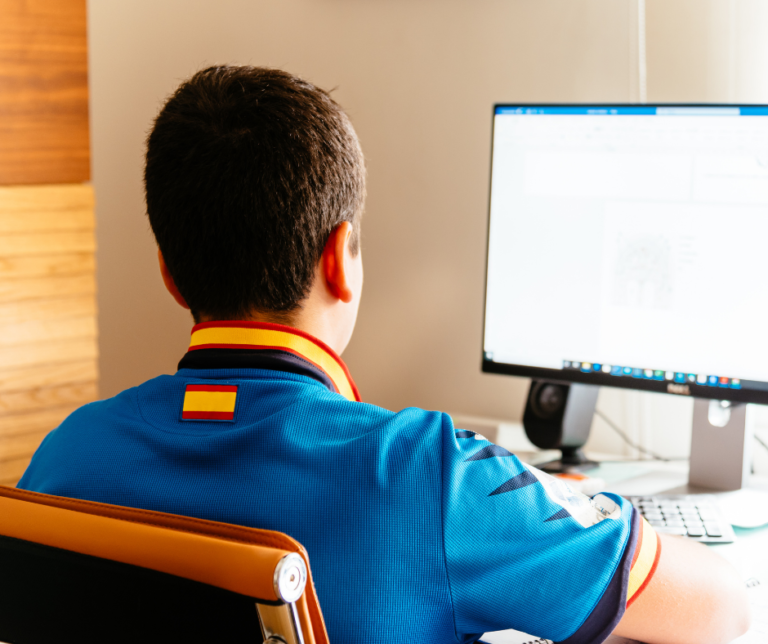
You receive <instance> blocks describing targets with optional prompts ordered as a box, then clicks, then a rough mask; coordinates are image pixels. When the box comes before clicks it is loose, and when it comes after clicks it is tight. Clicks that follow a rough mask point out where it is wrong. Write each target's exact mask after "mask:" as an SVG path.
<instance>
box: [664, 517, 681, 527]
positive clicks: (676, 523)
mask: <svg viewBox="0 0 768 644" xmlns="http://www.w3.org/2000/svg"><path fill="white" fill-rule="evenodd" d="M667 525H668V526H670V527H672V528H682V527H683V525H685V524H684V523H683V521H682V519H667Z"/></svg>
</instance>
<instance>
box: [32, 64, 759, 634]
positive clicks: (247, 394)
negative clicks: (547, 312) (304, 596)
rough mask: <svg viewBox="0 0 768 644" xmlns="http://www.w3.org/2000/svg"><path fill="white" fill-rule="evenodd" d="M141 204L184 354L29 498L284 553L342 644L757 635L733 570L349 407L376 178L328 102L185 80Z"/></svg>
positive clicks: (266, 87)
mask: <svg viewBox="0 0 768 644" xmlns="http://www.w3.org/2000/svg"><path fill="white" fill-rule="evenodd" d="M145 184H146V199H147V212H148V215H149V220H150V224H151V226H152V230H153V232H154V234H155V237H156V239H157V242H158V246H159V251H158V256H159V262H160V270H161V273H162V276H163V280H164V282H165V285H166V287H167V288H168V291H169V292H170V293H171V295H172V296H173V297H174V298H175V299H176V301H177V302H178V303H179V304H180V305H181V306H183V307H186V308H189V309H190V310H191V312H192V315H193V317H194V319H195V322H196V323H197V324H196V326H195V327H194V329H193V332H192V338H191V343H190V349H189V351H188V353H187V354H186V355H185V356H184V357H183V358H182V360H181V363H180V364H179V371H178V372H177V373H176V375H174V376H160V377H158V378H155V379H153V380H150V381H149V382H147V383H144V384H143V385H141V386H140V387H137V388H134V389H129V390H127V391H125V392H123V393H121V394H120V395H118V396H116V397H115V398H112V399H110V400H105V401H100V402H97V403H93V404H90V405H86V406H85V407H83V408H81V409H80V410H78V411H77V412H75V413H74V414H72V416H70V417H69V418H68V419H67V420H65V421H64V423H62V425H61V426H60V427H59V428H58V429H56V430H55V431H53V432H51V434H49V435H48V437H47V438H46V439H45V440H44V441H43V443H42V445H41V446H40V448H39V449H38V451H37V453H36V454H35V457H34V459H33V461H32V463H31V465H30V467H29V469H28V470H27V472H26V473H25V475H24V477H23V478H22V480H21V482H20V483H19V487H22V488H25V489H30V490H36V491H39V492H46V493H49V494H57V495H62V496H69V497H76V498H82V499H90V500H94V501H101V502H106V503H114V504H118V505H125V506H132V507H137V508H146V509H151V510H159V511H164V512H172V513H176V514H186V515H190V516H195V517H201V518H205V519H212V520H215V521H224V522H229V523H236V524H241V525H247V526H253V527H259V528H266V529H271V530H280V531H283V532H286V533H288V534H290V535H291V536H292V537H294V538H296V539H297V540H299V541H300V542H301V543H302V544H303V545H304V546H305V547H306V548H307V551H308V553H309V556H310V561H311V565H312V569H313V572H314V576H315V579H316V584H317V591H318V595H319V598H320V603H321V606H322V608H323V612H324V615H325V618H326V623H327V627H328V632H329V637H330V640H331V641H332V642H334V643H336V644H341V643H343V642H366V643H373V642H398V641H409V642H420V643H422V644H426V643H431V642H435V643H438V642H440V643H445V642H460V643H463V642H474V641H476V640H477V639H478V637H480V635H481V634H482V633H484V632H486V631H495V630H502V629H506V628H515V629H518V630H522V631H526V632H530V633H535V634H537V635H539V636H543V637H547V638H550V639H553V640H555V641H563V642H569V643H577V642H599V641H602V640H603V639H604V638H605V637H607V636H608V634H610V633H611V631H613V630H614V629H615V628H616V627H617V625H618V628H617V629H616V630H617V632H619V633H621V634H624V635H626V636H631V637H635V638H638V639H643V640H645V641H648V642H674V643H678V642H679V643H687V642H697V641H706V642H708V643H709V644H713V643H715V642H727V641H729V640H730V639H732V638H734V637H736V636H737V635H739V634H740V633H741V632H743V630H744V629H745V628H746V624H747V622H748V613H747V609H746V602H745V601H744V590H743V588H742V584H741V583H740V581H739V579H738V577H737V576H736V574H735V573H734V572H733V571H732V570H731V569H730V568H729V567H728V566H727V564H725V563H724V562H723V561H722V560H720V559H719V558H718V557H716V556H715V555H713V554H711V553H710V552H708V551H707V550H706V549H705V548H703V547H700V546H698V545H697V544H692V543H686V542H683V541H681V540H676V539H666V538H662V539H659V538H658V537H657V535H656V534H655V533H654V531H653V529H652V528H651V527H650V526H649V525H648V524H647V523H645V522H644V521H643V520H642V519H640V517H639V516H638V514H637V513H636V512H635V511H634V510H632V508H631V506H629V505H628V504H627V503H626V502H625V501H623V500H622V499H621V498H620V497H617V496H613V495H598V496H597V497H595V498H594V499H588V498H587V497H585V496H583V495H578V494H573V493H572V492H571V491H570V490H569V489H568V487H567V486H565V485H564V484H562V483H561V482H559V481H558V480H556V479H553V478H551V477H549V476H547V475H545V474H543V473H541V472H539V471H538V470H536V469H535V468H531V467H528V466H525V465H523V464H522V463H521V462H520V461H519V460H518V459H517V458H515V457H514V456H513V455H511V454H510V453H509V452H507V451H506V450H504V449H502V448H500V447H498V446H495V445H492V444H491V443H489V442H487V441H486V440H484V439H483V438H482V437H481V436H479V435H476V434H473V433H472V432H467V431H461V430H457V429H454V427H453V425H452V422H451V419H450V417H448V416H447V415H445V414H440V413H438V412H427V411H423V410H420V409H406V410H403V411H401V412H399V413H392V412H389V411H387V410H384V409H381V408H378V407H375V406H373V405H367V404H364V403H362V402H360V396H359V393H358V391H357V388H356V387H355V385H354V382H353V381H352V379H351V377H350V375H349V372H348V371H347V369H346V367H345V366H344V363H343V362H342V361H341V359H340V358H339V357H338V356H339V354H341V353H342V352H343V350H344V348H345V347H346V345H347V343H348V342H349V339H350V337H351V335H352V331H353V328H354V325H355V319H356V316H357V310H358V305H359V302H360V294H361V290H362V285H363V268H362V255H361V252H360V248H359V243H360V218H361V215H362V210H363V202H364V196H365V169H364V162H363V156H362V152H361V150H360V146H359V144H358V140H357V137H356V135H355V132H354V130H353V128H352V126H351V124H350V122H349V120H348V118H347V117H346V115H345V114H344V112H343V111H342V110H341V108H340V107H339V106H338V105H337V104H336V103H335V102H334V101H333V100H331V98H330V97H329V96H328V95H327V94H326V93H324V92H322V91H321V90H319V89H317V88H315V87H314V86H312V85H311V84H309V83H307V82H304V81H302V80H300V79H298V78H295V77H293V76H291V75H289V74H287V73H284V72H281V71H276V70H269V69H261V68H255V67H211V68H209V69H205V70H203V71H201V72H199V73H197V74H196V75H195V76H193V77H192V78H191V79H189V80H188V81H186V82H185V83H183V84H182V86H181V87H180V88H179V89H178V90H177V91H176V93H175V94H174V95H173V96H172V97H171V98H170V99H169V100H168V101H167V103H166V104H165V106H164V107H163V109H162V111H161V112H160V114H159V116H158V117H157V120H156V122H155V124H154V128H153V130H152V132H151V134H150V136H149V139H148V142H147V157H146V171H145ZM627 606H629V610H626V608H627ZM625 611H626V612H625Z"/></svg>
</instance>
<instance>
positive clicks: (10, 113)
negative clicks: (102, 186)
mask: <svg viewBox="0 0 768 644" xmlns="http://www.w3.org/2000/svg"><path fill="white" fill-rule="evenodd" d="M89 147H90V142H89V135H88V50H87V39H86V0H34V1H30V0H0V184H2V185H17V184H54V183H80V182H83V181H88V180H89V179H90V150H89Z"/></svg>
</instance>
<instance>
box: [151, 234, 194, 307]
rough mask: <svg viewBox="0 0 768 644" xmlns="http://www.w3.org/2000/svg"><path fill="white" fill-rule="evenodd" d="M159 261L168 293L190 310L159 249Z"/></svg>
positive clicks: (180, 304)
mask: <svg viewBox="0 0 768 644" xmlns="http://www.w3.org/2000/svg"><path fill="white" fill-rule="evenodd" d="M157 259H158V261H159V262H160V274H161V275H162V276H163V284H165V288H167V289H168V292H169V293H170V294H171V295H172V296H173V299H174V300H176V302H178V304H179V306H181V307H183V308H185V309H188V308H189V304H187V301H186V300H185V299H184V296H183V295H182V294H181V293H179V289H178V288H176V282H174V281H173V277H172V276H171V273H170V271H169V270H168V266H167V265H166V263H165V259H163V253H162V251H161V250H160V249H159V248H158V249H157Z"/></svg>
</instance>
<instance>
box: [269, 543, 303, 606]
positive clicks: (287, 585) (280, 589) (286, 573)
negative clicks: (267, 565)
mask: <svg viewBox="0 0 768 644" xmlns="http://www.w3.org/2000/svg"><path fill="white" fill-rule="evenodd" d="M306 585H307V567H306V565H305V564H304V560H303V559H302V558H301V556H299V555H297V554H296V553H295V552H294V553H291V554H289V555H286V556H285V557H283V558H282V559H281V560H280V562H279V563H278V564H277V567H276V568H275V581H274V586H275V593H276V594H277V596H278V597H279V598H280V599H282V600H283V601H284V602H286V603H287V604H292V603H293V602H295V601H296V600H297V599H298V598H299V597H301V595H302V593H303V592H304V588H305V586H306Z"/></svg>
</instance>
